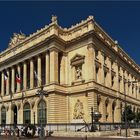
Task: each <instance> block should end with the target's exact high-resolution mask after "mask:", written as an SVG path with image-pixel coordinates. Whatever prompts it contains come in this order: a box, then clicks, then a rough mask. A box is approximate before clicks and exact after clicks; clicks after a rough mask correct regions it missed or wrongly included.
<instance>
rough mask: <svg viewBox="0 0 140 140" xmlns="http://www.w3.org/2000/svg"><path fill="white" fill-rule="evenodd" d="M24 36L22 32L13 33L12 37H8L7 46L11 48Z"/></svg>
mask: <svg viewBox="0 0 140 140" xmlns="http://www.w3.org/2000/svg"><path fill="white" fill-rule="evenodd" d="M25 38H26V36H25V34H23V33H21V32H20V33H14V34H13V37H12V38H11V39H10V42H9V45H8V46H9V48H13V47H15V46H16V45H18V44H19V43H21V42H22V41H23V40H24V39H25Z"/></svg>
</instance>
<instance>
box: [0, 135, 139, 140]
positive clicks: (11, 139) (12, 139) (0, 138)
mask: <svg viewBox="0 0 140 140" xmlns="http://www.w3.org/2000/svg"><path fill="white" fill-rule="evenodd" d="M127 139H129V140H140V137H131V138H130V137H129V138H127ZM0 140H18V138H16V137H12V136H0ZM20 140H40V138H33V139H28V138H20ZM45 140H126V138H119V137H118V138H113V137H112V138H109V137H94V138H86V137H84V138H82V137H81V138H72V137H71V138H66V137H47V138H45Z"/></svg>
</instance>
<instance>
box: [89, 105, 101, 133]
mask: <svg viewBox="0 0 140 140" xmlns="http://www.w3.org/2000/svg"><path fill="white" fill-rule="evenodd" d="M101 117H102V114H101V113H100V112H98V111H95V112H93V107H91V130H90V131H91V132H95V128H94V122H93V119H94V121H95V123H96V122H98V121H99V119H100V118H101Z"/></svg>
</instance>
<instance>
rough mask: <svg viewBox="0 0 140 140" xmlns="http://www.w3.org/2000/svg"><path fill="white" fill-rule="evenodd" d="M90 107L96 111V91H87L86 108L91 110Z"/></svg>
mask: <svg viewBox="0 0 140 140" xmlns="http://www.w3.org/2000/svg"><path fill="white" fill-rule="evenodd" d="M91 107H93V112H94V111H97V93H95V92H89V93H88V110H89V113H90V112H91Z"/></svg>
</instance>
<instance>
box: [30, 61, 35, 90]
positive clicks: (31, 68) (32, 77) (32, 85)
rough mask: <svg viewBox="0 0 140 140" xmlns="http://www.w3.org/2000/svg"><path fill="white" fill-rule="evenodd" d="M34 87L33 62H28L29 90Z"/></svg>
mask: <svg viewBox="0 0 140 140" xmlns="http://www.w3.org/2000/svg"><path fill="white" fill-rule="evenodd" d="M33 87H34V61H33V59H31V60H30V89H33Z"/></svg>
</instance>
